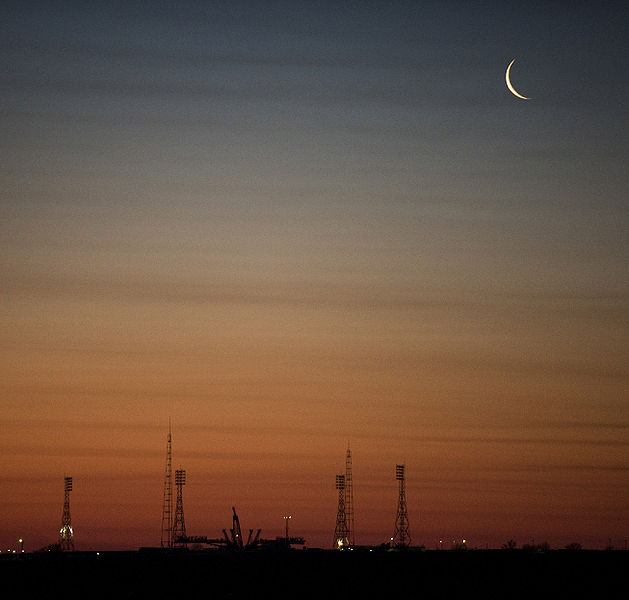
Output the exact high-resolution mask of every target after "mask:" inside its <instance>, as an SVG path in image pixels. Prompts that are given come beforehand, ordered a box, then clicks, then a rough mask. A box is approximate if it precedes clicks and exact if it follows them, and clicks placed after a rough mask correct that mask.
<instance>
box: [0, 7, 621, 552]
mask: <svg viewBox="0 0 629 600" xmlns="http://www.w3.org/2000/svg"><path fill="white" fill-rule="evenodd" d="M56 4H57V5H54V3H41V4H39V3H32V2H31V3H24V2H10V3H8V4H7V3H4V4H3V8H2V12H1V14H0V16H1V18H0V32H1V40H0V56H1V60H2V69H1V70H0V86H1V88H0V90H1V95H0V127H1V136H0V161H1V162H0V177H1V180H0V236H1V238H0V239H1V242H2V257H1V261H0V276H1V282H2V286H1V299H2V304H1V306H2V311H1V314H0V328H1V329H0V353H1V360H0V369H1V372H0V408H1V412H0V424H1V426H2V428H1V432H2V435H1V440H0V449H1V456H2V461H1V463H0V464H1V465H2V473H1V475H0V547H1V548H2V549H4V547H5V546H7V547H9V546H11V545H15V540H16V539H17V538H18V537H24V539H25V540H26V549H27V550H34V549H37V548H39V547H41V546H44V545H45V544H49V543H53V542H55V541H57V537H58V529H59V524H60V520H61V511H62V505H63V476H64V475H72V476H73V477H74V491H73V492H72V497H71V500H72V518H73V524H74V527H75V531H76V545H77V548H78V549H88V548H100V549H110V548H111V549H114V548H115V549H126V548H137V547H139V546H147V545H158V544H159V539H160V525H161V502H162V488H163V474H164V464H165V450H166V436H167V431H168V420H169V418H172V424H173V447H174V464H175V467H179V466H181V467H183V468H185V469H186V470H187V472H188V484H187V486H186V488H185V494H184V498H185V504H184V506H185V516H186V524H187V528H188V532H189V533H191V534H196V535H210V536H218V535H219V534H220V530H221V529H222V528H223V527H228V526H229V525H230V522H231V506H232V505H235V506H236V507H237V509H238V511H239V513H240V517H241V522H242V524H243V527H245V528H258V527H261V528H262V530H263V531H262V535H263V537H274V536H275V535H281V534H282V532H283V527H284V520H283V515H284V514H289V513H290V514H292V516H293V519H292V521H291V532H292V533H294V534H295V535H298V534H300V535H304V536H305V537H306V539H307V542H308V544H309V545H312V546H321V547H327V546H329V545H330V544H331V542H332V536H333V532H334V524H335V518H336V491H335V489H334V478H335V475H336V474H337V473H340V472H342V471H343V469H344V457H345V451H346V448H347V444H348V443H349V444H350V445H351V448H352V452H353V456H354V486H355V504H356V527H357V533H356V538H357V542H358V543H362V544H370V543H373V544H376V543H380V542H382V541H384V540H386V539H388V538H389V536H390V535H392V533H393V527H394V520H395V510H396V501H397V487H396V482H395V464H396V463H398V462H404V463H405V464H406V465H407V479H408V482H407V496H408V503H409V519H410V529H411V535H412V539H413V543H416V544H421V543H424V544H426V545H427V546H428V547H434V546H435V544H437V541H438V540H439V539H445V540H450V539H455V538H457V539H460V538H463V537H464V538H467V539H468V540H470V544H471V545H472V546H480V547H484V546H485V545H486V544H487V545H489V546H499V545H500V544H502V543H503V542H504V541H506V540H507V539H509V538H513V539H515V540H516V541H517V542H518V543H520V544H521V543H530V542H531V540H535V541H537V542H541V541H548V542H549V543H550V544H551V545H553V546H562V545H565V544H567V543H570V542H575V541H576V542H580V543H582V544H583V545H584V546H588V547H603V546H605V545H607V544H608V543H609V540H611V541H612V543H613V544H614V545H616V546H618V545H621V544H623V541H624V540H626V538H627V537H629V477H628V476H627V475H628V470H629V450H628V442H629V435H628V434H629V411H628V402H627V393H628V389H629V367H628V365H629V285H628V276H627V264H628V259H629V238H628V235H627V232H628V231H629V211H628V210H627V208H628V206H627V204H628V198H627V183H628V175H627V172H628V169H627V164H628V162H629V160H628V159H629V156H628V154H629V153H628V151H627V144H628V140H629V138H628V135H627V133H628V128H627V118H626V115H627V102H626V99H627V97H628V96H629V80H628V78H627V64H626V63H627V56H628V55H629V54H628V50H629V48H628V43H627V35H626V23H627V12H626V9H624V8H623V6H624V3H617V4H615V3H611V2H610V3H601V6H599V3H574V5H573V6H572V8H566V7H565V3H551V2H539V3H538V2H526V3H524V2H517V3H515V2H514V3H510V2H494V3H468V2H461V3H459V2H438V3H437V2H435V3H428V2H426V3H424V2H404V3H403V2H394V3H391V2H382V3H381V2H357V3H341V2H312V3H305V4H300V3H296V2H269V3H253V2H251V3H248V2H225V3H223V2H207V3H206V2H196V3H195V2H179V3H158V2H152V3H134V2H121V3H118V2H107V3H103V4H102V5H100V4H97V3H92V2H90V3H83V2H77V3H70V2H64V3H56ZM514 58H515V59H516V62H515V64H514V66H513V68H512V71H511V75H512V82H513V83H514V85H515V87H516V88H517V89H518V90H519V91H520V92H521V93H522V94H524V95H526V96H530V97H531V98H532V99H531V100H529V101H522V100H519V99H517V98H516V97H514V96H513V95H512V94H510V93H509V91H508V90H507V88H506V86H505V80H504V72H505V69H506V67H507V65H508V63H509V62H510V61H511V60H512V59H514Z"/></svg>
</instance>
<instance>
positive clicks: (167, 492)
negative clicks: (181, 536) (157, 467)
mask: <svg viewBox="0 0 629 600" xmlns="http://www.w3.org/2000/svg"><path fill="white" fill-rule="evenodd" d="M172 459H173V449H172V434H171V430H170V423H168V442H167V444H166V473H165V475H164V501H163V504H162V539H161V546H162V548H172V546H173V481H172V480H173V468H172V464H173V461H172Z"/></svg>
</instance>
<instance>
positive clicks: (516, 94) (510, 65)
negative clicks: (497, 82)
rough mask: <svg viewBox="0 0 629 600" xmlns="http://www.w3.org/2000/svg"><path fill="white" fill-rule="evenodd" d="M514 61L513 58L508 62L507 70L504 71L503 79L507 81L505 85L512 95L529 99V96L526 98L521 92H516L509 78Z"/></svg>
mask: <svg viewBox="0 0 629 600" xmlns="http://www.w3.org/2000/svg"><path fill="white" fill-rule="evenodd" d="M514 62H515V58H514V59H513V60H512V61H511V62H510V63H509V66H508V67H507V72H506V73H505V81H506V82H507V87H508V88H509V91H510V92H511V93H512V94H513V95H514V96H517V97H518V98H521V99H522V100H530V98H527V97H526V96H523V95H522V94H518V92H516V90H515V88H514V87H513V86H512V85H511V80H510V79H509V71H510V70H511V67H512V66H513V63H514Z"/></svg>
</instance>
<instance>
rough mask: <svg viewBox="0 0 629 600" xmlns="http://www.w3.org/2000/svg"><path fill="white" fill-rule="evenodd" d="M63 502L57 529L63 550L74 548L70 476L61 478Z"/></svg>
mask: <svg viewBox="0 0 629 600" xmlns="http://www.w3.org/2000/svg"><path fill="white" fill-rule="evenodd" d="M63 483H64V486H63V489H64V493H65V495H64V502H63V515H62V516H61V529H60V530H59V548H60V550H62V551H64V552H72V551H73V550H74V530H73V529H72V522H71V521H70V492H71V491H72V477H64V478H63Z"/></svg>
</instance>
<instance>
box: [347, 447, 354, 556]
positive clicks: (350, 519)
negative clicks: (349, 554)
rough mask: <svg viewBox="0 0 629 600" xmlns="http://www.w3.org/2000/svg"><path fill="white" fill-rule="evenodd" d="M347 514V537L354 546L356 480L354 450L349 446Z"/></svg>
mask: <svg viewBox="0 0 629 600" xmlns="http://www.w3.org/2000/svg"><path fill="white" fill-rule="evenodd" d="M345 516H346V518H347V532H348V534H347V537H348V539H349V545H350V546H354V545H355V543H356V540H355V538H354V482H353V479H352V451H351V450H350V449H349V446H348V447H347V455H346V456H345Z"/></svg>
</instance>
